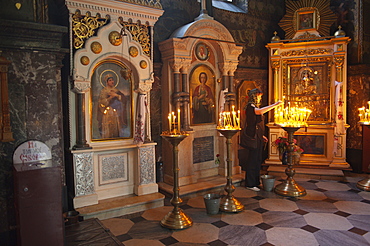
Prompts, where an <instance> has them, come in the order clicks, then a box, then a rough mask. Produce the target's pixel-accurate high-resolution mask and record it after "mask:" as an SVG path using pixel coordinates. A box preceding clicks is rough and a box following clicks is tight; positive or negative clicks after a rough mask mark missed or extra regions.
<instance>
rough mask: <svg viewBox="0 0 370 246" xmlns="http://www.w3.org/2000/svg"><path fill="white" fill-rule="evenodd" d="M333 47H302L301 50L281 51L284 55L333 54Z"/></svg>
mask: <svg viewBox="0 0 370 246" xmlns="http://www.w3.org/2000/svg"><path fill="white" fill-rule="evenodd" d="M332 52H333V49H325V48H318V49H301V50H289V51H284V52H281V55H282V56H305V55H326V54H331V53H332Z"/></svg>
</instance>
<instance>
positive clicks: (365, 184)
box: [356, 122, 370, 191]
mask: <svg viewBox="0 0 370 246" xmlns="http://www.w3.org/2000/svg"><path fill="white" fill-rule="evenodd" d="M359 123H360V124H361V125H362V127H370V125H369V124H367V123H364V122H359ZM363 132H364V130H362V137H363V140H362V142H364V133H363ZM362 151H365V150H364V149H362ZM369 168H370V166H369ZM356 186H357V188H359V189H361V190H365V191H370V177H368V178H366V179H363V180H360V181H358V182H357V184H356Z"/></svg>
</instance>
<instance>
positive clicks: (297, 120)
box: [168, 102, 370, 135]
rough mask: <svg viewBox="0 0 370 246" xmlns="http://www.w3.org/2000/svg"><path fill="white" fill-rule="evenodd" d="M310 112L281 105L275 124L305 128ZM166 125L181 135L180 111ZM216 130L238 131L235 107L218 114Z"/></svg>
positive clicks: (172, 133)
mask: <svg viewBox="0 0 370 246" xmlns="http://www.w3.org/2000/svg"><path fill="white" fill-rule="evenodd" d="M369 105H370V104H369ZM368 111H369V110H368V109H367V112H368ZM311 112H312V111H311V110H310V109H307V108H299V107H291V106H290V102H288V106H287V107H285V108H284V106H283V105H282V106H280V107H277V108H276V109H275V115H274V118H275V123H276V124H278V125H281V126H290V127H298V126H300V127H302V126H307V120H308V118H309V117H310V114H311ZM360 115H361V114H360ZM366 115H367V117H368V118H367V121H369V116H370V114H369V113H367V114H366ZM168 125H169V134H171V135H180V134H181V117H180V109H178V110H177V116H176V115H175V112H171V113H169V114H168ZM217 129H225V130H240V129H241V126H240V110H237V111H236V110H235V106H232V110H231V111H223V112H221V113H220V114H219V119H218V125H217Z"/></svg>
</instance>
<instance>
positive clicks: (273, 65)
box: [271, 61, 280, 69]
mask: <svg viewBox="0 0 370 246" xmlns="http://www.w3.org/2000/svg"><path fill="white" fill-rule="evenodd" d="M279 67H280V61H271V68H272V69H279Z"/></svg>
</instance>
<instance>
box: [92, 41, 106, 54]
mask: <svg viewBox="0 0 370 246" xmlns="http://www.w3.org/2000/svg"><path fill="white" fill-rule="evenodd" d="M90 48H91V51H92V52H94V53H95V54H99V53H100V52H101V51H102V49H103V47H102V46H101V44H100V43H99V42H92V43H91V47H90Z"/></svg>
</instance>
